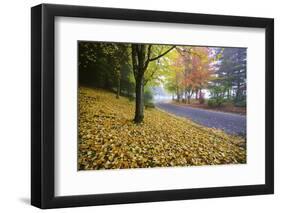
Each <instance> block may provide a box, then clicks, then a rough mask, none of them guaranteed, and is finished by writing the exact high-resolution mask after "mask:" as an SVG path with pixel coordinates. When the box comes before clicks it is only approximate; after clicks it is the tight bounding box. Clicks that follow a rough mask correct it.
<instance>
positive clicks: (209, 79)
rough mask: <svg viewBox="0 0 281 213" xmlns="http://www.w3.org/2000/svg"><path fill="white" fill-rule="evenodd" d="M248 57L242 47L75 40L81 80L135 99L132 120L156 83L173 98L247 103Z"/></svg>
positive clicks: (149, 102) (138, 115)
mask: <svg viewBox="0 0 281 213" xmlns="http://www.w3.org/2000/svg"><path fill="white" fill-rule="evenodd" d="M246 57H247V56H246V49H245V48H222V47H195V46H171V45H149V44H123V43H95V42H79V82H80V84H82V85H88V86H93V87H98V88H104V89H108V90H111V91H114V92H115V93H116V98H119V96H120V95H122V96H126V97H128V98H131V99H134V100H135V102H136V112H135V117H134V120H135V122H142V120H143V109H144V106H145V105H152V102H153V100H152V99H153V94H154V93H153V89H155V88H157V87H159V86H162V87H163V88H164V89H165V91H168V92H169V93H170V94H171V96H172V99H173V100H176V101H177V102H182V103H187V104H190V103H191V99H192V98H193V99H195V100H198V102H199V103H201V104H203V103H205V101H206V99H208V100H207V104H208V106H210V107H219V106H221V105H223V104H224V103H226V102H227V103H232V104H233V105H235V106H239V107H246ZM206 93H207V95H208V97H206Z"/></svg>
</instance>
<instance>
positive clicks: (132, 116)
mask: <svg viewBox="0 0 281 213" xmlns="http://www.w3.org/2000/svg"><path fill="white" fill-rule="evenodd" d="M246 68H247V49H246V48H234V47H205V46H187V45H162V44H161V45H160V44H134V43H133V44H127V43H108V42H88V41H79V42H78V74H79V113H80V117H79V138H80V141H79V154H78V160H79V169H101V168H140V167H141V168H142V167H154V166H174V165H176V166H177V165H205V164H208V165H209V164H223V163H245V162H246V149H245V148H246V145H245V137H246V117H245V114H246V94H247V92H246V89H247V87H246V82H247V81H246V71H247V69H246ZM221 112H227V113H228V114H225V113H221ZM237 113H238V114H237ZM173 116H176V118H174V117H173ZM183 118H184V120H182V119H183ZM159 122H160V123H159ZM169 123H170V124H169ZM172 124H173V125H174V126H173V128H171V126H170V125H172ZM165 125H167V126H165ZM160 127H161V128H162V129H159V128H160ZM124 128H125V129H124ZM165 128H166V129H165ZM117 129H119V130H121V129H122V134H121V133H120V131H119V133H117V132H116V131H117ZM170 129H173V132H172V135H174V137H173V138H171V137H170V136H169V135H166V134H164V133H162V132H161V131H167V132H169V131H170ZM123 133H124V134H125V135H123ZM147 134H151V135H154V136H155V135H158V136H159V138H158V139H157V137H156V139H155V138H154V139H152V138H150V139H149V138H148V136H147ZM181 134H184V136H183V137H182V136H181ZM192 134H196V135H192ZM132 135H133V136H134V137H133V138H131V136H132ZM214 135H215V139H214V138H213V137H214ZM190 137H193V140H192V141H191V139H190ZM208 138H211V139H210V140H208ZM138 139H139V143H137V144H135V143H136V141H138ZM121 140H122V141H124V140H127V141H126V142H122V143H121V142H120V141H121ZM212 140H215V141H221V144H219V145H218V144H216V143H215V144H213V143H212ZM98 141H100V142H98ZM161 141H162V142H161ZM203 142H204V143H203ZM120 143H121V144H120ZM128 143H129V144H130V145H129V146H128ZM178 143H179V144H178ZM133 144H135V146H136V147H135V148H136V149H137V150H138V152H137V153H138V154H137V156H139V157H140V159H139V160H136V157H135V156H134V155H136V150H135V149H128V147H134V145H133ZM163 144H166V145H167V147H170V146H172V147H173V146H175V144H177V146H179V147H178V148H179V149H180V150H182V149H183V147H185V148H184V150H185V152H184V153H185V154H184V153H181V152H182V151H180V152H179V150H178V148H175V147H174V150H172V149H171V148H169V149H168V150H169V153H170V154H171V153H173V155H175V152H179V154H180V155H181V156H178V159H175V157H174V158H171V159H168V158H167V157H166V158H164V159H162V158H163V156H162V157H161V156H159V155H160V153H159V149H160V148H159V146H161V147H162V146H163ZM187 144H189V145H188V146H187ZM229 144H232V145H233V144H235V145H234V146H232V145H231V146H230V145H229ZM201 145H202V147H203V148H202V147H201ZM116 146H117V147H116ZM193 146H194V147H193ZM213 146H221V147H217V148H218V149H219V150H220V151H218V150H217V149H216V148H215V149H214V147H213ZM120 147H122V148H120ZM152 147H154V148H152ZM191 147H193V149H192V150H193V151H191V150H190V148H191ZM150 149H152V150H151V151H148V150H150ZM161 149H162V148H161ZM197 149H199V151H200V152H199V151H198V150H197ZM229 149H231V150H229ZM89 150H90V151H89ZM114 150H115V151H116V150H117V151H116V152H114ZM157 150H158V151H157ZM168 150H167V149H164V150H162V152H164V153H165V152H167V151H168ZM194 150H197V151H194ZM210 150H213V151H211V153H210ZM104 152H105V153H106V154H103V155H102V153H104ZM119 152H121V153H119ZM131 152H133V155H130V153H131ZM148 152H149V154H148ZM216 152H218V153H216ZM116 153H117V154H116ZM144 153H146V154H144ZM187 153H188V154H187ZM200 153H201V154H200ZM206 153H208V154H206ZM193 155H194V156H196V157H193V158H190V156H193ZM205 155H208V156H205ZM110 156H111V157H110ZM117 156H118V157H117ZM148 156H150V157H148ZM214 156H216V157H214ZM158 157H160V160H159V158H158ZM219 158H220V160H219ZM116 159H117V160H116ZM118 159H119V160H118ZM124 159H125V160H124ZM187 159H189V160H187ZM161 160H163V161H161ZM179 160H180V161H179ZM113 162H115V163H113ZM128 162H130V163H128Z"/></svg>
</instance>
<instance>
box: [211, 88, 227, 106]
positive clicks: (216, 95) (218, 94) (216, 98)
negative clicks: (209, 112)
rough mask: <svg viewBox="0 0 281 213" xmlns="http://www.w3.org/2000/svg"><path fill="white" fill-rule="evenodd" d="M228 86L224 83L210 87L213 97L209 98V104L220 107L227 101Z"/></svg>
mask: <svg viewBox="0 0 281 213" xmlns="http://www.w3.org/2000/svg"><path fill="white" fill-rule="evenodd" d="M226 90H227V88H226V87H224V86H223V85H215V86H211V87H210V93H211V94H210V95H211V98H210V99H209V100H208V106H210V107H220V106H221V105H222V104H223V103H224V102H226V98H225V93H226Z"/></svg>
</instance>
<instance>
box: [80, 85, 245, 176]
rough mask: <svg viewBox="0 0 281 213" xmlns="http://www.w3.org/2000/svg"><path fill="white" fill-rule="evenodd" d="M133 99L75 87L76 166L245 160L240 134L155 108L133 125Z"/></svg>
mask: <svg viewBox="0 0 281 213" xmlns="http://www.w3.org/2000/svg"><path fill="white" fill-rule="evenodd" d="M133 117H134V103H133V102H130V101H129V100H128V99H127V98H123V97H120V99H116V98H115V94H113V93H110V92H107V91H104V90H98V89H90V88H85V87H80V89H79V144H78V149H79V151H78V167H79V170H91V169H117V168H147V167H170V166H193V165H215V164H238V163H246V145H245V139H243V138H240V137H237V136H232V135H227V134H225V133H224V132H222V131H219V130H215V129H210V128H205V127H202V126H199V125H197V124H195V123H194V122H192V121H190V120H187V119H184V118H179V117H175V116H173V115H170V114H168V113H166V112H163V111H160V110H158V109H146V110H145V119H144V122H143V123H142V124H138V125H137V124H135V123H134V122H133V121H132V118H133Z"/></svg>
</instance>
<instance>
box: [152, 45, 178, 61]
mask: <svg viewBox="0 0 281 213" xmlns="http://www.w3.org/2000/svg"><path fill="white" fill-rule="evenodd" d="M175 47H176V46H172V47H171V48H170V49H168V50H167V51H165V52H163V53H162V54H160V55H158V56H156V57H154V58H149V59H148V60H149V61H155V60H157V59H159V58H161V57H162V56H164V55H166V54H167V53H168V52H170V51H171V50H172V49H174V48H175Z"/></svg>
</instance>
